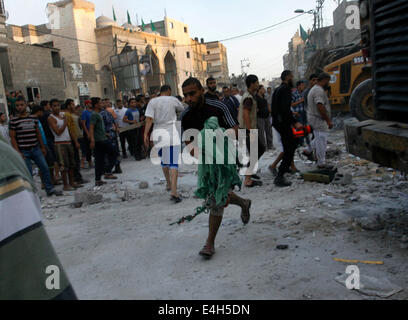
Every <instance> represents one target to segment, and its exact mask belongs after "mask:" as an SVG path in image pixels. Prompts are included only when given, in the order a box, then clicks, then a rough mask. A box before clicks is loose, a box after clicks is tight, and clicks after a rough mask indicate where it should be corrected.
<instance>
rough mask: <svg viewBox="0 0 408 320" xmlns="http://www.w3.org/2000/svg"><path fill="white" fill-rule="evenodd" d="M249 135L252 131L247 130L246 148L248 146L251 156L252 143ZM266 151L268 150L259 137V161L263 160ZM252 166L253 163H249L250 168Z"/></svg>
mask: <svg viewBox="0 0 408 320" xmlns="http://www.w3.org/2000/svg"><path fill="white" fill-rule="evenodd" d="M249 133H250V131H249V130H246V146H247V149H248V152H249V154H250V155H251V141H250V137H249ZM265 150H266V148H265V146H264V145H263V143H262V141H261V139H259V136H258V160H259V159H261V157H262V155H263V154H264V153H265ZM250 165H251V162H248V167H250ZM254 174H255V172H254Z"/></svg>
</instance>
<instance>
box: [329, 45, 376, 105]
mask: <svg viewBox="0 0 408 320" xmlns="http://www.w3.org/2000/svg"><path fill="white" fill-rule="evenodd" d="M365 69H366V61H365V59H364V57H363V54H362V51H361V50H360V51H358V52H355V53H353V54H350V55H348V56H345V57H343V58H340V59H338V60H336V61H335V62H333V63H331V64H329V65H327V66H326V67H325V68H324V71H325V72H327V73H328V74H330V77H331V80H330V89H331V90H330V97H329V98H330V104H331V107H332V110H335V111H342V112H349V111H350V106H349V102H350V96H351V94H352V92H353V90H354V89H355V88H356V87H357V86H358V85H359V84H360V83H362V82H363V81H365V80H367V79H370V78H371V74H370V72H369V71H366V70H365Z"/></svg>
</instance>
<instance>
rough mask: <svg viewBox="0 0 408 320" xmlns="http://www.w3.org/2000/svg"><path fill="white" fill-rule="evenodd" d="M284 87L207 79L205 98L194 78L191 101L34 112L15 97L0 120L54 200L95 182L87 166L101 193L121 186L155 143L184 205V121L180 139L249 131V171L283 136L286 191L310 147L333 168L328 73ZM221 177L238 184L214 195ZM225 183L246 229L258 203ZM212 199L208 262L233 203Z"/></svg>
mask: <svg viewBox="0 0 408 320" xmlns="http://www.w3.org/2000/svg"><path fill="white" fill-rule="evenodd" d="M281 80H282V84H281V85H280V86H279V87H277V88H276V89H275V90H274V91H273V90H272V88H267V89H265V88H264V87H263V86H262V85H260V84H259V81H258V77H257V76H255V75H248V76H247V77H246V87H247V88H246V91H245V92H242V94H241V92H239V91H238V89H237V88H236V87H235V86H233V87H223V88H222V92H218V91H217V83H216V80H215V79H214V78H212V77H210V78H208V79H207V81H206V86H207V90H205V89H204V87H203V85H202V84H201V83H200V81H199V80H198V79H196V78H189V79H187V80H186V81H185V82H184V83H183V85H182V89H183V94H184V99H182V98H181V97H172V91H171V88H170V86H168V85H164V86H163V87H162V88H161V89H160V93H159V94H158V95H157V96H154V97H152V98H151V99H149V98H147V97H146V96H144V95H138V96H136V97H131V98H129V99H126V100H125V101H122V100H117V101H116V104H115V107H113V104H112V103H111V102H110V100H109V99H101V98H97V97H94V98H91V99H90V100H87V101H85V106H84V108H83V109H82V108H81V107H80V106H76V105H75V103H74V101H73V100H72V99H67V100H66V101H65V102H64V103H61V102H60V101H59V100H57V99H53V100H51V101H41V102H40V104H33V105H31V106H30V108H28V107H27V103H26V100H25V98H24V96H22V95H18V96H17V97H16V98H15V101H13V103H14V105H13V107H14V109H12V108H11V109H10V113H11V114H13V112H14V114H15V116H14V117H12V118H11V119H10V121H9V123H8V125H7V119H6V118H5V115H4V114H0V135H1V136H3V138H4V140H5V141H6V142H8V143H9V144H11V146H12V147H13V148H14V149H15V150H16V151H17V152H18V153H19V154H20V155H21V157H22V158H23V159H24V161H25V163H26V166H27V168H28V170H29V172H30V173H31V174H32V162H34V163H35V164H36V165H37V167H38V168H39V172H40V176H41V180H42V183H43V187H44V189H45V190H46V192H47V195H49V196H51V195H57V196H59V195H62V192H60V191H57V190H56V189H55V188H54V186H55V185H58V184H63V190H64V191H72V190H75V189H78V188H81V187H83V185H84V184H85V183H87V182H89V181H86V180H85V179H84V178H83V177H82V175H81V170H83V169H84V168H85V162H87V167H88V168H92V167H94V168H95V185H96V186H101V185H103V184H105V183H106V182H105V181H104V180H116V179H117V176H116V175H117V174H121V173H122V169H121V160H122V159H126V158H128V156H129V155H130V156H132V157H134V159H135V160H136V161H141V160H142V159H145V158H146V157H149V153H150V150H151V148H152V147H154V143H152V141H155V142H157V141H159V140H160V148H159V150H158V154H159V156H160V157H161V167H162V171H163V175H164V177H165V179H166V182H167V191H169V192H170V193H171V198H170V199H171V200H172V201H174V202H175V203H179V202H181V201H182V199H181V197H180V195H179V194H178V193H177V179H178V170H179V160H180V159H181V157H180V153H181V149H182V146H183V142H185V144H186V145H187V146H188V145H189V144H190V143H192V142H193V141H194V140H195V139H197V137H190V138H189V139H190V140H189V141H183V142H182V141H181V135H180V132H179V129H178V127H177V125H176V123H177V120H178V119H180V120H181V130H183V131H186V130H189V129H196V130H198V131H202V130H203V129H204V128H207V127H212V128H216V127H219V128H222V129H224V130H228V129H233V130H234V131H235V133H236V136H237V137H238V129H243V130H245V132H246V147H247V151H248V152H249V154H251V150H250V149H251V146H254V145H257V150H258V152H257V154H256V157H255V158H253V157H250V163H248V164H247V166H248V168H250V167H251V162H252V164H253V163H254V162H258V161H259V159H260V158H261V157H262V155H263V154H264V153H265V152H266V150H268V149H272V148H274V147H273V135H276V138H277V140H278V141H279V145H280V148H281V153H280V154H279V156H278V158H277V159H276V161H275V162H274V163H273V164H271V165H270V166H269V169H270V171H271V172H272V174H273V175H275V181H274V183H275V185H276V186H278V187H286V186H290V185H291V183H290V182H288V181H287V180H286V179H285V174H287V173H293V172H297V171H298V170H297V168H296V167H295V165H294V154H295V150H296V148H298V147H299V146H301V145H302V144H304V143H305V142H306V144H307V148H306V149H305V150H304V151H303V154H304V155H305V156H307V157H308V158H309V159H311V160H316V161H317V166H318V167H319V168H327V165H326V162H325V152H326V145H327V136H328V131H329V130H330V129H331V128H333V124H332V122H331V118H330V117H331V111H330V104H329V99H328V95H327V90H328V84H329V81H330V76H329V75H328V74H326V73H322V74H320V75H311V77H310V79H309V84H308V87H307V88H306V83H305V82H304V81H299V82H297V83H296V85H294V84H293V74H292V72H291V71H289V70H285V71H284V72H283V73H282V75H281ZM213 119H216V120H217V122H215V123H214V120H213ZM209 121H210V122H209ZM306 125H310V126H311V127H312V128H313V139H312V141H311V142H310V140H309V138H308V136H307V135H305V136H304V138H300V139H299V138H296V137H295V134H294V130H297V131H300V130H302V129H303V128H304V126H306ZM272 127H273V129H272ZM272 130H273V132H274V133H272ZM163 132H164V133H165V134H164V135H163ZM158 137H161V139H160V138H158ZM163 137H164V138H163ZM198 152H199V151H198V150H197V149H196V148H191V152H190V154H191V155H192V156H194V157H196V158H198ZM93 159H95V160H94V162H93ZM279 163H281V164H280V167H279V169H277V165H278V164H279ZM240 167H241V168H242V167H245V166H244V165H242V164H240V161H238V163H236V164H235V165H234V169H233V170H234V171H236V172H238V170H239V168H240ZM230 168H231V167H230ZM210 171H212V170H210ZM201 172H202V171H201ZM214 172H215V171H212V173H214ZM233 175H235V173H234V174H233ZM199 176H200V175H199ZM221 176H222V175H221ZM102 178H104V180H102ZM199 179H200V177H199ZM201 179H208V177H206V178H203V177H201ZM217 179H218V180H217ZM220 179H221V180H222V179H227V180H225V181H228V183H233V182H232V181H233V180H234V179H232V180H231V177H221V178H220V177H218V178H216V179H215V180H216V181H213V182H212V183H213V184H215V188H218V187H217V184H219V183H221V180H220ZM238 180H239V179H238ZM236 181H237V179H235V184H236ZM202 182H203V181H201V183H202ZM206 183H208V181H206ZM228 183H226V184H225V185H222V187H221V188H220V190H221V189H222V190H223V192H227V195H225V196H227V197H228V201H227V205H228V204H231V205H237V206H239V207H240V208H241V219H242V222H243V223H244V224H247V223H248V222H249V220H250V207H251V200H250V199H244V198H241V197H240V196H238V195H237V194H236V193H235V192H233V189H234V188H233V185H228ZM199 184H200V181H199ZM243 185H244V186H245V187H248V188H252V187H256V186H262V181H261V178H260V177H259V176H258V175H257V174H256V172H255V171H251V170H249V169H247V170H246V171H245V178H244V182H243ZM213 187H214V185H213ZM207 200H209V201H210V202H207V205H208V209H209V212H210V217H209V233H208V238H207V241H206V244H205V246H204V248H203V249H202V250H201V251H200V254H201V255H203V256H205V257H211V256H212V255H213V254H214V253H215V249H214V243H215V238H216V235H217V232H218V229H219V227H220V224H221V221H222V216H223V212H224V207H225V205H226V203H221V204H220V203H218V202H219V200H220V198H219V199H218V200H217V201H218V202H217V201H216V199H215V198H214V197H212V198H211V199H207Z"/></svg>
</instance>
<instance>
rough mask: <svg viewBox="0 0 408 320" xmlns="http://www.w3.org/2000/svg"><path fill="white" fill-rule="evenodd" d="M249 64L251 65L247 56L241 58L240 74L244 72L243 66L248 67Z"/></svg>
mask: <svg viewBox="0 0 408 320" xmlns="http://www.w3.org/2000/svg"><path fill="white" fill-rule="evenodd" d="M250 65H251V63H250V61H249V59H248V58H245V59H242V60H241V74H242V75H244V74H245V68H249V66H250Z"/></svg>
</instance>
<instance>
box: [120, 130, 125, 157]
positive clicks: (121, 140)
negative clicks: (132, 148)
mask: <svg viewBox="0 0 408 320" xmlns="http://www.w3.org/2000/svg"><path fill="white" fill-rule="evenodd" d="M126 134H127V131H125V132H121V133H120V135H119V139H120V146H121V148H122V155H123V156H124V157H126V156H127V152H126V140H127V138H126Z"/></svg>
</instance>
